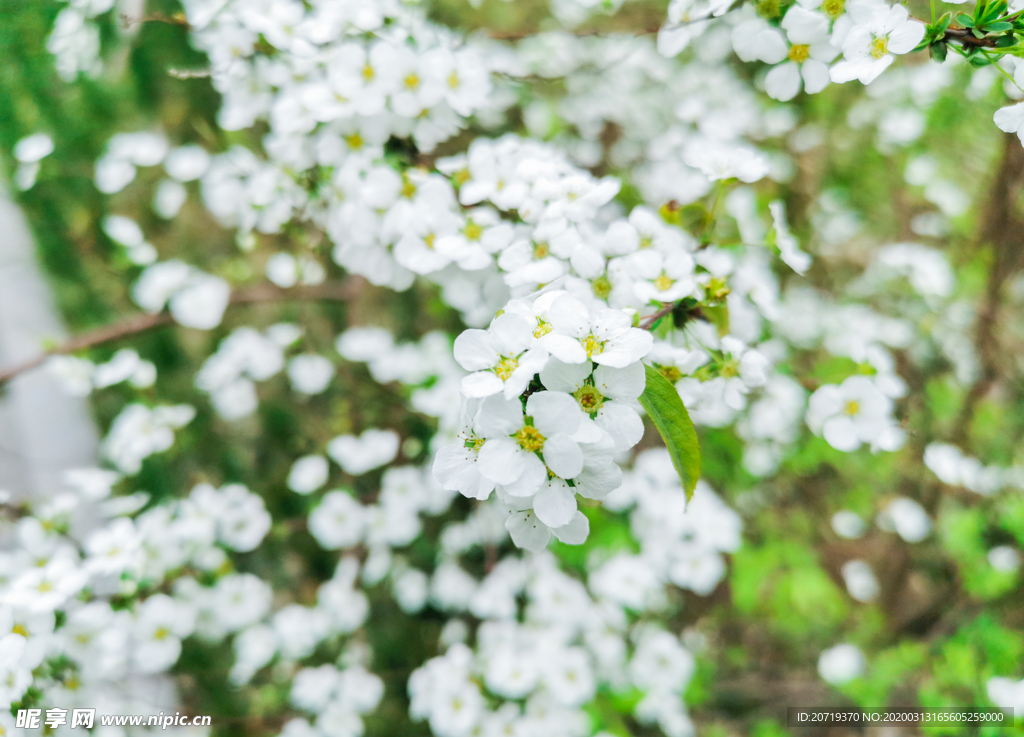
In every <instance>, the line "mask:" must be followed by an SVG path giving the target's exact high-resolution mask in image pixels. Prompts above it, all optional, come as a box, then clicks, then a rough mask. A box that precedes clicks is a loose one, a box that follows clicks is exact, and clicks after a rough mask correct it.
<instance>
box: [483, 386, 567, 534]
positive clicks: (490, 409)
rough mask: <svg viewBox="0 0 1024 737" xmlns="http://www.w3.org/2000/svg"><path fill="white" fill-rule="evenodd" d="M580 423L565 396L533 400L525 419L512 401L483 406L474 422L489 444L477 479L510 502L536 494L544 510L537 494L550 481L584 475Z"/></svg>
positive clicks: (549, 395) (495, 400) (555, 394)
mask: <svg viewBox="0 0 1024 737" xmlns="http://www.w3.org/2000/svg"><path fill="white" fill-rule="evenodd" d="M582 421H583V414H582V412H580V410H579V407H578V406H577V404H576V400H575V399H573V397H572V396H571V395H569V394H565V393H563V392H537V393H535V394H531V395H530V398H529V399H528V400H527V401H526V417H525V418H524V416H523V410H522V405H521V404H520V402H519V401H518V400H516V399H513V400H510V401H505V400H502V399H500V398H498V397H492V398H490V399H488V400H486V401H485V402H484V403H483V405H482V406H481V408H480V413H479V414H478V415H477V418H476V422H475V428H476V429H477V431H478V432H479V434H480V435H482V436H484V437H486V438H487V440H486V441H485V442H484V444H483V447H482V448H481V449H480V455H479V456H478V463H479V466H480V474H481V475H482V476H484V477H485V478H487V479H489V480H491V481H493V482H494V483H496V484H501V485H502V487H503V488H504V491H505V492H506V493H507V494H509V495H511V496H515V497H528V496H531V495H533V494H535V493H536V494H538V498H537V499H536V500H535V504H537V505H538V506H540V507H543V506H544V505H545V500H544V499H542V498H541V497H542V496H543V493H538V491H539V490H540V489H541V486H542V485H543V484H544V483H545V482H547V481H548V480H549V477H550V476H558V477H560V478H563V479H571V478H573V477H574V476H577V475H579V473H580V472H581V471H582V470H583V451H582V450H581V449H580V446H579V443H578V442H577V440H576V432H577V430H579V428H580V423H581V422H582ZM553 493H557V490H556V491H555V492H553ZM561 496H563V497H564V496H565V494H564V493H562V494H561ZM570 496H571V494H570ZM573 508H574V509H575V502H574V507H573ZM552 521H554V520H552ZM566 521H567V520H566ZM562 524H564V522H562Z"/></svg>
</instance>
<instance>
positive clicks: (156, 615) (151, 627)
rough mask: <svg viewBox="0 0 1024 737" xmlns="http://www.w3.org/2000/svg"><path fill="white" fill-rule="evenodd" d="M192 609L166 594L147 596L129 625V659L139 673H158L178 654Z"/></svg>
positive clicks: (192, 620)
mask: <svg viewBox="0 0 1024 737" xmlns="http://www.w3.org/2000/svg"><path fill="white" fill-rule="evenodd" d="M194 626H195V612H194V611H193V610H192V608H191V607H190V606H188V605H185V604H182V603H180V602H177V601H175V600H174V599H172V598H171V597H169V596H167V595H165V594H156V595H154V596H151V597H150V598H148V599H146V601H145V602H143V603H142V605H141V606H140V607H139V612H138V615H137V617H136V619H135V622H134V624H133V625H132V634H133V640H134V644H133V647H132V662H133V663H134V665H135V668H136V670H138V671H140V672H142V673H159V672H160V671H164V670H167V669H168V668H170V667H171V666H172V665H174V664H175V663H176V662H177V660H178V656H179V655H180V654H181V638H183V637H187V636H188V635H190V634H192V629H193V627H194Z"/></svg>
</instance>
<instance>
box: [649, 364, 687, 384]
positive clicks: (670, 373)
mask: <svg viewBox="0 0 1024 737" xmlns="http://www.w3.org/2000/svg"><path fill="white" fill-rule="evenodd" d="M654 367H655V368H656V369H658V373H659V374H661V375H662V376H664V377H665V378H666V379H667V380H668V381H669V382H670V383H672V384H675V383H676V382H677V381H679V380H680V379H681V378H683V372H682V371H680V370H679V367H678V366H659V365H658V364H654Z"/></svg>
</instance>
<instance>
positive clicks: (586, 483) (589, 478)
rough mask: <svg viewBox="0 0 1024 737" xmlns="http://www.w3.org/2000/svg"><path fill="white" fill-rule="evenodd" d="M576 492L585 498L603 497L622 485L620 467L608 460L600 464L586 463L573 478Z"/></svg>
mask: <svg viewBox="0 0 1024 737" xmlns="http://www.w3.org/2000/svg"><path fill="white" fill-rule="evenodd" d="M573 483H574V484H575V485H576V493H577V494H579V495H580V496H585V497H586V498H587V499H604V498H605V497H606V496H608V494H610V493H611V492H613V491H615V490H616V489H618V488H619V487H620V486H622V469H621V468H619V467H618V466H617V465H616V464H614V463H612V462H611V461H609V462H608V463H605V464H602V465H594V466H591V465H588V466H585V467H584V469H583V473H581V474H580V475H579V476H577V477H576V478H574V479H573Z"/></svg>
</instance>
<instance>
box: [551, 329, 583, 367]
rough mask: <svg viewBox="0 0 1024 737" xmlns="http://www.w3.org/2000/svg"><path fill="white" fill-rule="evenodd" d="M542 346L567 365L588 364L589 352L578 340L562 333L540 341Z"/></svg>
mask: <svg viewBox="0 0 1024 737" xmlns="http://www.w3.org/2000/svg"><path fill="white" fill-rule="evenodd" d="M540 344H541V346H543V347H544V349H545V350H546V351H547V352H548V353H550V354H551V355H552V356H554V357H555V358H557V359H558V360H559V361H564V362H565V363H586V361H587V352H586V351H585V350H583V346H582V345H580V342H579V341H578V340H577V339H576V338H571V337H569V336H568V335H562V334H561V333H548V334H547V335H545V336H544V337H543V338H541V341H540Z"/></svg>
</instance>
